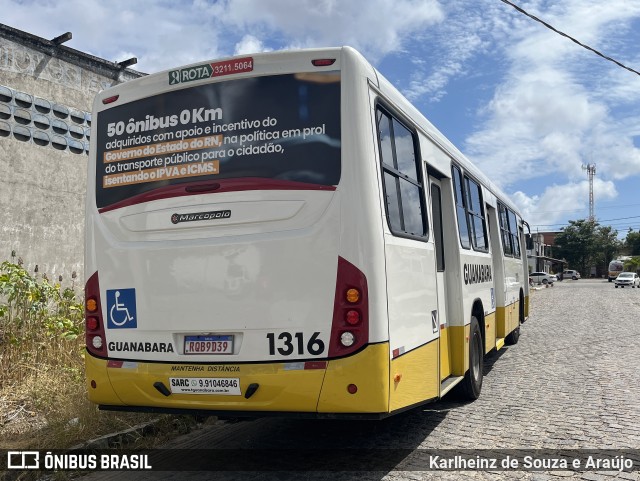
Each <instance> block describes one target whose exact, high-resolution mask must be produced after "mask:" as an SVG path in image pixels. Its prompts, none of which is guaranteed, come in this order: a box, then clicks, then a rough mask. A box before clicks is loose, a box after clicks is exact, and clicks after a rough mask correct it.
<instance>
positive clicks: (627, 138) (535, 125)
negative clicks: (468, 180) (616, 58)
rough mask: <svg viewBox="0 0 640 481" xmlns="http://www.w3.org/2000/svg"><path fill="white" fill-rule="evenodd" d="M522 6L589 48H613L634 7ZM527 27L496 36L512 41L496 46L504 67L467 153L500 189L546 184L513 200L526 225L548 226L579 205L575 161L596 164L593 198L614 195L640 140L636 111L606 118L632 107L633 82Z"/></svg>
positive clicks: (638, 12) (634, 164) (580, 184)
mask: <svg viewBox="0 0 640 481" xmlns="http://www.w3.org/2000/svg"><path fill="white" fill-rule="evenodd" d="M630 3H634V5H633V6H632V5H630ZM529 6H530V7H532V8H527V6H526V5H525V8H527V9H528V10H530V11H532V13H535V14H537V15H538V16H540V17H542V18H544V19H545V20H548V21H549V22H550V23H552V24H553V25H555V26H556V27H557V28H558V29H560V30H564V31H566V32H567V33H570V34H572V35H573V36H576V37H578V38H580V40H582V41H584V42H587V43H589V44H591V45H593V46H594V47H599V46H600V45H603V46H607V45H615V44H616V42H615V41H614V40H615V39H616V38H617V36H618V35H624V32H625V31H626V29H627V28H628V27H629V23H630V21H631V19H632V18H634V17H635V18H636V19H638V18H640V3H637V2H625V1H623V0H612V1H611V2H607V3H602V2H597V1H596V0H591V1H583V0H579V1H578V0H571V1H568V2H563V3H562V4H556V6H554V7H553V8H551V9H547V10H544V9H542V10H540V11H538V10H537V9H536V5H531V4H530V5H529ZM529 23H530V24H529V25H527V26H525V27H524V28H523V29H521V30H518V31H511V32H510V33H509V32H507V31H506V30H505V31H504V32H502V33H501V34H499V35H502V34H503V33H504V34H506V35H508V36H509V37H510V39H509V41H506V38H502V40H501V41H502V42H503V44H502V46H503V49H504V50H503V51H504V54H505V55H506V56H507V58H508V59H509V61H510V65H509V68H508V71H507V72H506V74H505V75H504V77H503V81H502V82H501V84H500V85H498V86H497V88H496V90H495V92H494V95H493V98H492V99H491V100H490V101H489V102H488V103H487V104H486V105H485V106H484V108H483V109H482V110H481V111H480V112H479V115H480V118H481V119H482V120H483V122H484V123H483V124H481V125H480V126H479V128H478V129H477V130H476V131H475V132H473V133H472V134H471V135H469V137H468V138H467V141H466V149H465V150H466V152H467V153H468V154H469V156H470V157H471V158H472V160H474V161H475V162H476V163H478V164H479V166H480V168H481V169H483V170H484V171H485V172H486V173H487V174H488V175H489V176H490V177H491V178H493V179H496V182H497V183H498V184H499V185H501V186H502V187H503V188H506V189H508V187H509V186H510V185H512V184H514V183H515V182H518V183H519V184H520V185H522V182H523V181H525V180H527V179H535V178H538V177H544V178H545V179H546V178H554V179H555V182H556V183H557V184H560V185H555V186H553V187H547V188H546V189H545V190H544V192H543V193H541V194H530V195H527V194H525V193H523V192H519V193H517V194H516V196H515V197H516V200H517V202H518V203H519V205H520V206H521V207H523V208H524V209H525V210H526V212H527V213H528V214H529V215H530V216H531V219H532V222H533V223H545V224H548V223H550V222H549V221H550V220H551V221H554V220H558V219H561V218H568V217H570V216H569V215H568V213H567V209H569V210H571V209H572V208H573V207H574V206H575V205H576V204H577V205H585V203H586V201H587V199H588V190H586V189H588V185H587V183H586V180H585V181H580V179H583V178H586V174H585V173H584V171H583V170H582V169H581V167H582V165H583V164H586V163H596V164H597V167H598V177H597V178H596V184H595V186H594V189H595V195H596V199H598V200H599V201H604V200H607V199H611V198H614V197H615V196H616V195H617V192H616V186H615V184H614V182H613V181H615V180H617V179H623V178H626V177H629V176H632V175H638V174H640V150H639V149H638V148H636V147H635V146H634V145H633V139H632V137H633V136H634V135H638V134H640V128H639V127H638V125H640V111H639V110H638V109H637V108H633V109H629V110H628V112H625V113H623V114H622V115H621V114H620V113H619V112H613V111H612V109H614V108H616V107H617V106H620V105H624V106H626V107H627V108H628V107H629V105H633V104H629V102H636V103H637V102H638V101H640V96H639V95H638V93H637V92H638V91H640V77H638V76H636V75H633V74H631V73H629V72H626V71H623V70H620V69H619V68H618V67H615V66H614V65H613V64H611V63H609V62H606V61H605V60H603V59H601V58H598V57H596V56H595V55H594V54H593V53H590V52H587V51H586V50H584V49H582V48H581V47H579V46H577V45H575V44H574V43H573V42H570V41H569V40H567V39H565V38H563V37H560V36H558V35H557V34H554V33H552V32H550V31H549V30H547V29H545V28H543V27H542V26H541V25H539V24H537V23H532V22H531V21H530V22H529ZM496 35H497V36H496V38H499V37H498V34H496ZM621 45H622V46H623V45H624V43H623V42H622V43H620V44H619V48H622V50H621V51H619V52H618V53H621V52H629V51H631V52H633V54H632V55H633V56H634V57H635V58H637V53H636V52H635V51H633V50H631V49H633V48H634V47H633V46H632V45H626V49H624V48H623V47H621ZM612 53H615V52H612ZM625 74H626V75H625ZM612 99H615V102H611V100H612ZM636 105H637V104H636ZM563 182H566V184H564V185H563V184H562V183H563ZM535 185H537V184H535ZM585 208H587V207H585ZM555 211H560V212H557V213H554V212H555ZM551 223H552V222H551Z"/></svg>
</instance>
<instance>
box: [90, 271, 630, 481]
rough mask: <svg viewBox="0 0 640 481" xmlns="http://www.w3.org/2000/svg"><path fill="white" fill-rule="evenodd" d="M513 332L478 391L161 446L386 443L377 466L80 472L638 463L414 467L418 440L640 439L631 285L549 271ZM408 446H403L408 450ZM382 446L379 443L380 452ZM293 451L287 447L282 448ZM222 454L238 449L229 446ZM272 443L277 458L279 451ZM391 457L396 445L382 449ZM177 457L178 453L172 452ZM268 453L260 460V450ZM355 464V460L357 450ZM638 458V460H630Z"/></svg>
mask: <svg viewBox="0 0 640 481" xmlns="http://www.w3.org/2000/svg"><path fill="white" fill-rule="evenodd" d="M531 307H532V308H531V317H530V318H529V321H527V322H526V323H525V324H524V325H523V327H522V335H521V337H520V342H519V343H518V344H517V345H516V346H511V347H507V348H505V349H503V350H502V351H500V352H499V353H498V354H495V355H493V356H490V357H489V358H488V359H487V360H486V364H485V379H484V385H483V388H482V395H481V397H480V399H479V400H477V401H476V402H473V403H468V404H463V403H459V402H457V401H455V400H446V401H443V402H440V403H436V404H431V405H427V406H426V407H424V408H421V409H418V410H414V411H412V412H409V413H405V414H403V415H400V416H397V417H394V418H391V419H387V420H385V421H383V422H347V421H302V420H288V419H259V420H255V421H243V422H238V423H230V422H223V421H217V422H216V423H214V424H212V425H206V426H205V427H203V428H202V429H200V430H197V431H195V432H193V433H191V434H190V435H188V436H185V437H183V438H181V439H178V440H175V441H173V442H172V443H170V445H169V446H167V447H172V448H182V449H210V448H232V449H259V450H264V449H278V450H285V449H291V450H292V449H296V448H300V447H305V448H311V449H325V448H331V449H337V450H343V451H344V450H346V449H354V448H363V449H368V450H371V449H384V450H386V451H388V452H391V453H394V455H395V456H396V458H397V459H395V458H394V459H392V460H391V461H390V465H389V466H388V467H387V468H385V469H384V470H381V471H376V472H361V473H354V472H338V473H335V472H326V471H325V472H314V473H304V472H289V473H285V472H277V473H275V472H262V473H260V472H244V473H240V472H226V473H217V474H214V473H205V472H198V473H184V472H182V473H169V472H155V473H145V474H144V475H142V476H141V474H142V473H135V474H133V473H132V474H130V475H126V476H123V474H122V473H94V474H92V475H90V476H89V479H91V480H94V479H96V480H97V479H100V480H116V479H117V480H121V479H176V480H177V479H185V477H188V479H203V480H204V479H260V480H263V479H264V480H266V479H292V480H293V479H303V478H304V479H341V480H342V479H345V480H347V479H358V480H389V481H391V480H394V481H395V480H405V479H411V480H414V479H452V480H453V479H461V478H463V477H464V478H473V479H492V480H493V479H514V478H515V479H532V480H547V479H552V480H555V479H585V480H599V479H613V478H616V477H617V478H618V479H627V480H640V472H639V471H635V472H632V473H629V472H619V471H616V470H609V471H606V470H597V469H596V470H588V471H587V472H572V471H564V470H563V471H546V472H545V471H536V472H532V471H500V470H483V471H465V472H463V473H461V472H455V471H433V470H432V471H423V470H420V468H421V467H424V466H426V465H428V463H427V462H426V461H424V457H423V456H420V455H417V454H416V453H413V454H412V451H413V450H415V449H417V448H420V449H434V450H435V449H437V450H443V449H456V450H460V449H494V450H497V452H500V450H505V449H522V450H526V451H528V452H534V451H532V450H535V449H564V450H573V449H576V450H578V449H616V450H625V449H627V450H636V451H635V454H636V455H637V453H638V450H640V369H639V366H640V289H631V288H625V289H614V287H613V284H610V283H608V282H606V281H601V280H586V279H582V280H578V281H570V280H569V281H564V282H558V283H557V284H556V285H555V286H554V287H550V288H545V289H540V290H536V291H534V292H533V293H532V300H531ZM405 449H406V451H402V450H405ZM384 452H385V451H380V453H384ZM294 453H295V451H291V452H290V454H289V455H290V456H292V455H294ZM229 454H230V455H236V453H235V452H233V451H230V452H229ZM287 455H288V453H287V452H286V451H282V452H278V455H277V456H278V457H279V459H281V458H285V459H286V457H287ZM391 458H393V456H391ZM175 459H176V464H177V463H179V462H180V455H179V454H177V455H176V456H175ZM266 462H268V460H267V461H266ZM354 463H355V460H354ZM636 466H638V461H636Z"/></svg>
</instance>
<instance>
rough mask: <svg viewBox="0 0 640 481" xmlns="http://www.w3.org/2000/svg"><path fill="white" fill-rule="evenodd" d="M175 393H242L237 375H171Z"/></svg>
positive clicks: (237, 394)
mask: <svg viewBox="0 0 640 481" xmlns="http://www.w3.org/2000/svg"><path fill="white" fill-rule="evenodd" d="M169 384H170V385H171V392H172V393H173V394H226V395H229V396H239V395H240V379H239V378H237V377H170V378H169Z"/></svg>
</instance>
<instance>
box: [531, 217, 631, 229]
mask: <svg viewBox="0 0 640 481" xmlns="http://www.w3.org/2000/svg"><path fill="white" fill-rule="evenodd" d="M628 219H640V215H632V216H631V217H618V218H617V219H603V220H600V219H596V222H597V223H598V224H602V223H603V222H611V221H614V220H628ZM556 225H558V226H565V225H569V224H568V222H560V223H557V224H531V227H532V228H533V227H553V226H556Z"/></svg>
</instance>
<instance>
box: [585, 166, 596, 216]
mask: <svg viewBox="0 0 640 481" xmlns="http://www.w3.org/2000/svg"><path fill="white" fill-rule="evenodd" d="M582 170H586V171H587V175H588V176H589V220H590V221H591V222H593V221H595V220H596V216H595V213H594V205H593V177H594V176H595V175H596V164H587V165H583V166H582Z"/></svg>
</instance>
